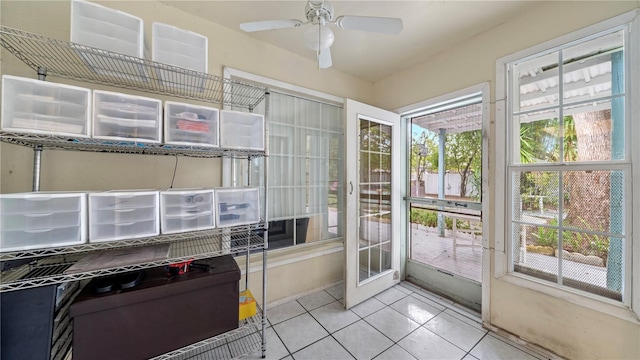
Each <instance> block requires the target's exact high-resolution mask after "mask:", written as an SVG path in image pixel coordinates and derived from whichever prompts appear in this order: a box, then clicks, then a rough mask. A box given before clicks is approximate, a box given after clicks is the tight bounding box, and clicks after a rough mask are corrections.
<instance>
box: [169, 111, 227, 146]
mask: <svg viewBox="0 0 640 360" xmlns="http://www.w3.org/2000/svg"><path fill="white" fill-rule="evenodd" d="M164 106H165V110H164V142H165V144H175V145H198V146H210V147H217V146H218V118H219V116H218V109H214V108H210V107H204V106H195V105H189V104H183V103H178V102H171V101H166V102H165V103H164Z"/></svg>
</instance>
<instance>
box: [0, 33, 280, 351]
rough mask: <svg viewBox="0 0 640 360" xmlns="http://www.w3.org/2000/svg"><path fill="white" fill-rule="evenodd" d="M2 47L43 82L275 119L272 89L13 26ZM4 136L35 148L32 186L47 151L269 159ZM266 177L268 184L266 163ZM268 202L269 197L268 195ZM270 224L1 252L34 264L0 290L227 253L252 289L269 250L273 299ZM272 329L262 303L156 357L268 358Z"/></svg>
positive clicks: (3, 279)
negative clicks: (120, 262)
mask: <svg viewBox="0 0 640 360" xmlns="http://www.w3.org/2000/svg"><path fill="white" fill-rule="evenodd" d="M0 44H1V45H2V48H3V52H4V51H7V52H9V53H10V54H13V55H14V56H16V57H17V58H18V59H20V60H21V61H22V62H23V63H25V64H26V65H27V66H29V67H30V68H31V69H33V70H34V71H35V72H36V74H37V77H38V79H40V80H45V79H46V78H47V77H48V76H52V77H58V78H66V79H71V80H76V81H80V82H84V83H92V84H102V85H108V86H113V87H116V88H124V89H131V90H135V91H142V92H146V93H151V94H158V95H166V96H170V97H173V98H181V99H189V100H196V101H201V102H206V103H208V104H210V105H212V106H218V107H220V108H222V107H223V106H225V105H229V106H232V107H234V108H240V109H245V110H248V111H253V110H254V108H255V107H257V106H258V104H260V103H261V102H263V101H264V102H265V113H266V116H265V118H266V119H265V121H268V112H269V108H268V107H269V101H268V100H269V91H268V89H267V88H265V87H260V86H256V85H253V84H248V83H242V82H238V81H235V80H230V79H225V78H222V77H219V76H215V75H211V74H207V73H201V72H196V71H192V70H188V69H183V68H179V67H175V66H171V65H166V64H162V63H157V62H153V61H149V60H145V59H141V58H136V57H132V56H127V55H122V54H118V53H112V52H108V51H105V50H102V49H98V48H93V47H88V46H84V45H80V44H76V43H71V42H67V41H61V40H57V39H52V38H49V37H46V36H42V35H39V34H34V33H30V32H26V31H22V30H18V29H14V28H10V27H6V26H0ZM0 141H2V142H6V143H11V144H15V145H20V146H26V147H30V148H33V150H34V169H33V191H39V189H40V164H41V156H42V152H43V151H44V150H49V149H51V150H69V151H90V152H108V153H120V154H141V155H160V156H162V155H169V156H184V157H195V158H217V157H229V158H236V159H247V160H248V163H249V166H251V160H252V159H254V158H259V157H265V156H267V152H266V151H254V150H239V149H226V148H210V147H201V146H186V145H167V144H149V143H138V142H134V141H119V140H116V141H114V140H101V139H92V138H70V137H64V136H57V135H47V134H28V133H19V132H8V131H2V130H0ZM265 144H266V139H265ZM265 163H266V161H265ZM263 181H264V186H265V188H266V186H267V170H266V168H265V170H264V179H263ZM264 201H265V202H267V201H268V199H267V198H266V197H265V199H264ZM267 205H268V204H265V207H264V208H265V209H268V206H267ZM267 224H268V214H267V213H266V211H265V214H263V217H262V220H261V221H260V222H259V223H257V224H252V225H243V226H236V227H232V228H224V229H212V230H203V231H194V232H185V233H179V234H170V235H159V236H154V237H148V238H141V239H131V240H123V241H116V242H105V243H87V244H83V245H77V246H67V247H59V248H50V249H36V250H25V251H14V252H6V253H0V262H6V261H22V262H27V264H24V265H22V266H18V267H16V268H12V269H10V270H7V271H3V272H2V273H1V274H0V292H6V291H14V290H20V289H26V288H32V287H38V286H44V285H51V284H60V283H65V282H68V281H77V280H83V279H90V278H94V277H98V276H103V275H111V274H117V273H124V272H129V271H133V270H141V269H146V268H151V267H157V266H164V265H168V264H171V263H176V262H181V261H186V260H192V259H195V260H197V259H204V258H211V257H216V256H221V255H225V254H234V255H239V254H246V272H245V274H246V276H245V288H247V286H248V279H249V276H248V275H249V255H250V253H252V252H254V251H262V266H263V269H262V276H263V279H262V284H263V286H262V298H263V299H266V273H267V272H266V268H267V261H266V260H267V259H266V249H267V248H268V236H267V230H268V227H267ZM157 244H168V247H169V249H168V256H167V258H165V259H162V260H157V261H156V260H154V261H147V262H141V263H136V264H131V265H125V266H117V267H113V268H108V269H100V270H92V271H81V272H74V273H68V272H66V271H67V269H69V268H70V267H71V266H72V265H73V264H75V263H76V262H78V261H79V260H80V259H82V258H83V257H84V256H85V255H87V254H91V253H94V252H97V251H113V250H116V251H117V250H118V249H127V248H134V247H139V246H149V245H157ZM265 330H266V307H265V306H262V307H259V308H258V312H257V314H256V315H255V316H253V317H250V318H248V319H245V320H243V321H240V322H239V326H238V328H237V329H235V330H232V331H229V332H226V333H223V334H220V335H218V336H215V337H212V338H210V339H206V340H203V341H200V342H198V343H195V344H191V345H189V346H186V347H184V348H182V349H178V350H175V351H172V352H170V353H167V354H163V355H161V356H158V357H156V359H180V358H186V357H190V356H193V354H200V353H203V352H206V354H207V358H222V359H225V358H229V357H233V358H236V357H240V356H242V355H245V354H248V353H252V352H254V351H260V350H261V351H262V356H263V357H264V355H265V351H266V341H265Z"/></svg>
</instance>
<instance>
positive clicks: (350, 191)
mask: <svg viewBox="0 0 640 360" xmlns="http://www.w3.org/2000/svg"><path fill="white" fill-rule="evenodd" d="M349 186H351V190H349V195H351V194H353V182H352V181H349Z"/></svg>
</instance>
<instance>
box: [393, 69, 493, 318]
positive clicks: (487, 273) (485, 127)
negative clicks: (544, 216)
mask: <svg viewBox="0 0 640 360" xmlns="http://www.w3.org/2000/svg"><path fill="white" fill-rule="evenodd" d="M474 92H481V93H482V204H481V206H482V214H483V216H482V228H483V231H482V284H481V315H482V321H483V322H484V323H489V320H490V318H491V314H490V309H491V306H490V287H491V278H492V276H491V251H490V248H489V238H490V237H491V236H492V235H491V234H492V233H493V229H492V228H491V226H490V221H489V211H490V209H491V208H495V207H496V206H503V204H491V203H490V202H491V201H493V199H492V198H491V197H490V194H491V192H490V186H491V185H490V184H491V183H492V182H494V181H495V179H494V180H493V181H490V179H491V177H492V175H491V174H490V172H489V171H490V168H489V137H490V136H491V119H490V116H491V109H490V107H491V104H490V83H489V82H483V83H480V84H476V85H473V86H469V87H467V88H464V89H461V90H458V91H454V92H450V93H447V94H444V95H441V96H437V97H434V98H430V99H427V100H423V101H420V102H417V103H414V104H410V105H407V106H403V107H401V108H398V109H396V110H394V111H395V112H397V113H399V114H400V116H401V119H402V124H401V125H402V127H403V133H404V134H405V138H406V134H409V132H410V131H411V129H410V128H409V127H408V126H407V121H406V118H407V115H409V114H411V113H415V112H417V111H419V110H420V109H423V108H426V107H428V106H431V105H434V104H437V103H440V102H444V101H447V100H452V99H455V98H458V97H462V96H465V95H469V94H470V93H474ZM496 106H497V105H496ZM403 141H404V143H405V144H406V149H405V155H406V154H409V150H408V149H410V147H411V144H410V143H409V142H407V141H406V139H403ZM405 160H406V161H405V162H404V167H405V168H404V169H403V171H405V173H406V172H407V171H408V168H409V162H410V161H411V160H410V158H406V159H405ZM493 170H494V173H495V170H496V169H493ZM403 186H404V187H405V192H406V193H408V189H410V179H407V181H406V182H405V183H404V184H403ZM403 208H404V212H403V213H404V218H403V222H404V223H407V221H408V216H407V215H406V214H407V213H408V211H409V201H407V200H403ZM410 231H411V228H410V227H409V226H406V232H405V238H406V243H404V244H403V248H404V249H403V262H404V266H403V268H404V269H405V270H403V272H402V278H403V279H406V277H407V274H408V273H409V270H410V269H411V268H412V267H414V266H415V264H414V263H415V262H413V261H410V260H409V251H408V249H409V247H410V241H411V236H410ZM420 266H424V265H423V264H420ZM447 276H448V275H447ZM430 281H439V282H442V281H445V279H439V278H438V277H436V278H432V279H430ZM461 281H464V279H461ZM462 294H464V291H462Z"/></svg>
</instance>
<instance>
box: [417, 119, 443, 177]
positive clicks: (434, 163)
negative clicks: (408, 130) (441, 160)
mask: <svg viewBox="0 0 640 360" xmlns="http://www.w3.org/2000/svg"><path fill="white" fill-rule="evenodd" d="M437 169H438V139H437V138H436V137H435V134H434V133H433V132H431V131H426V130H422V131H414V132H413V136H412V138H411V170H412V171H413V172H414V173H415V174H416V178H417V180H418V183H422V181H423V176H424V174H425V172H427V171H434V170H437Z"/></svg>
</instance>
